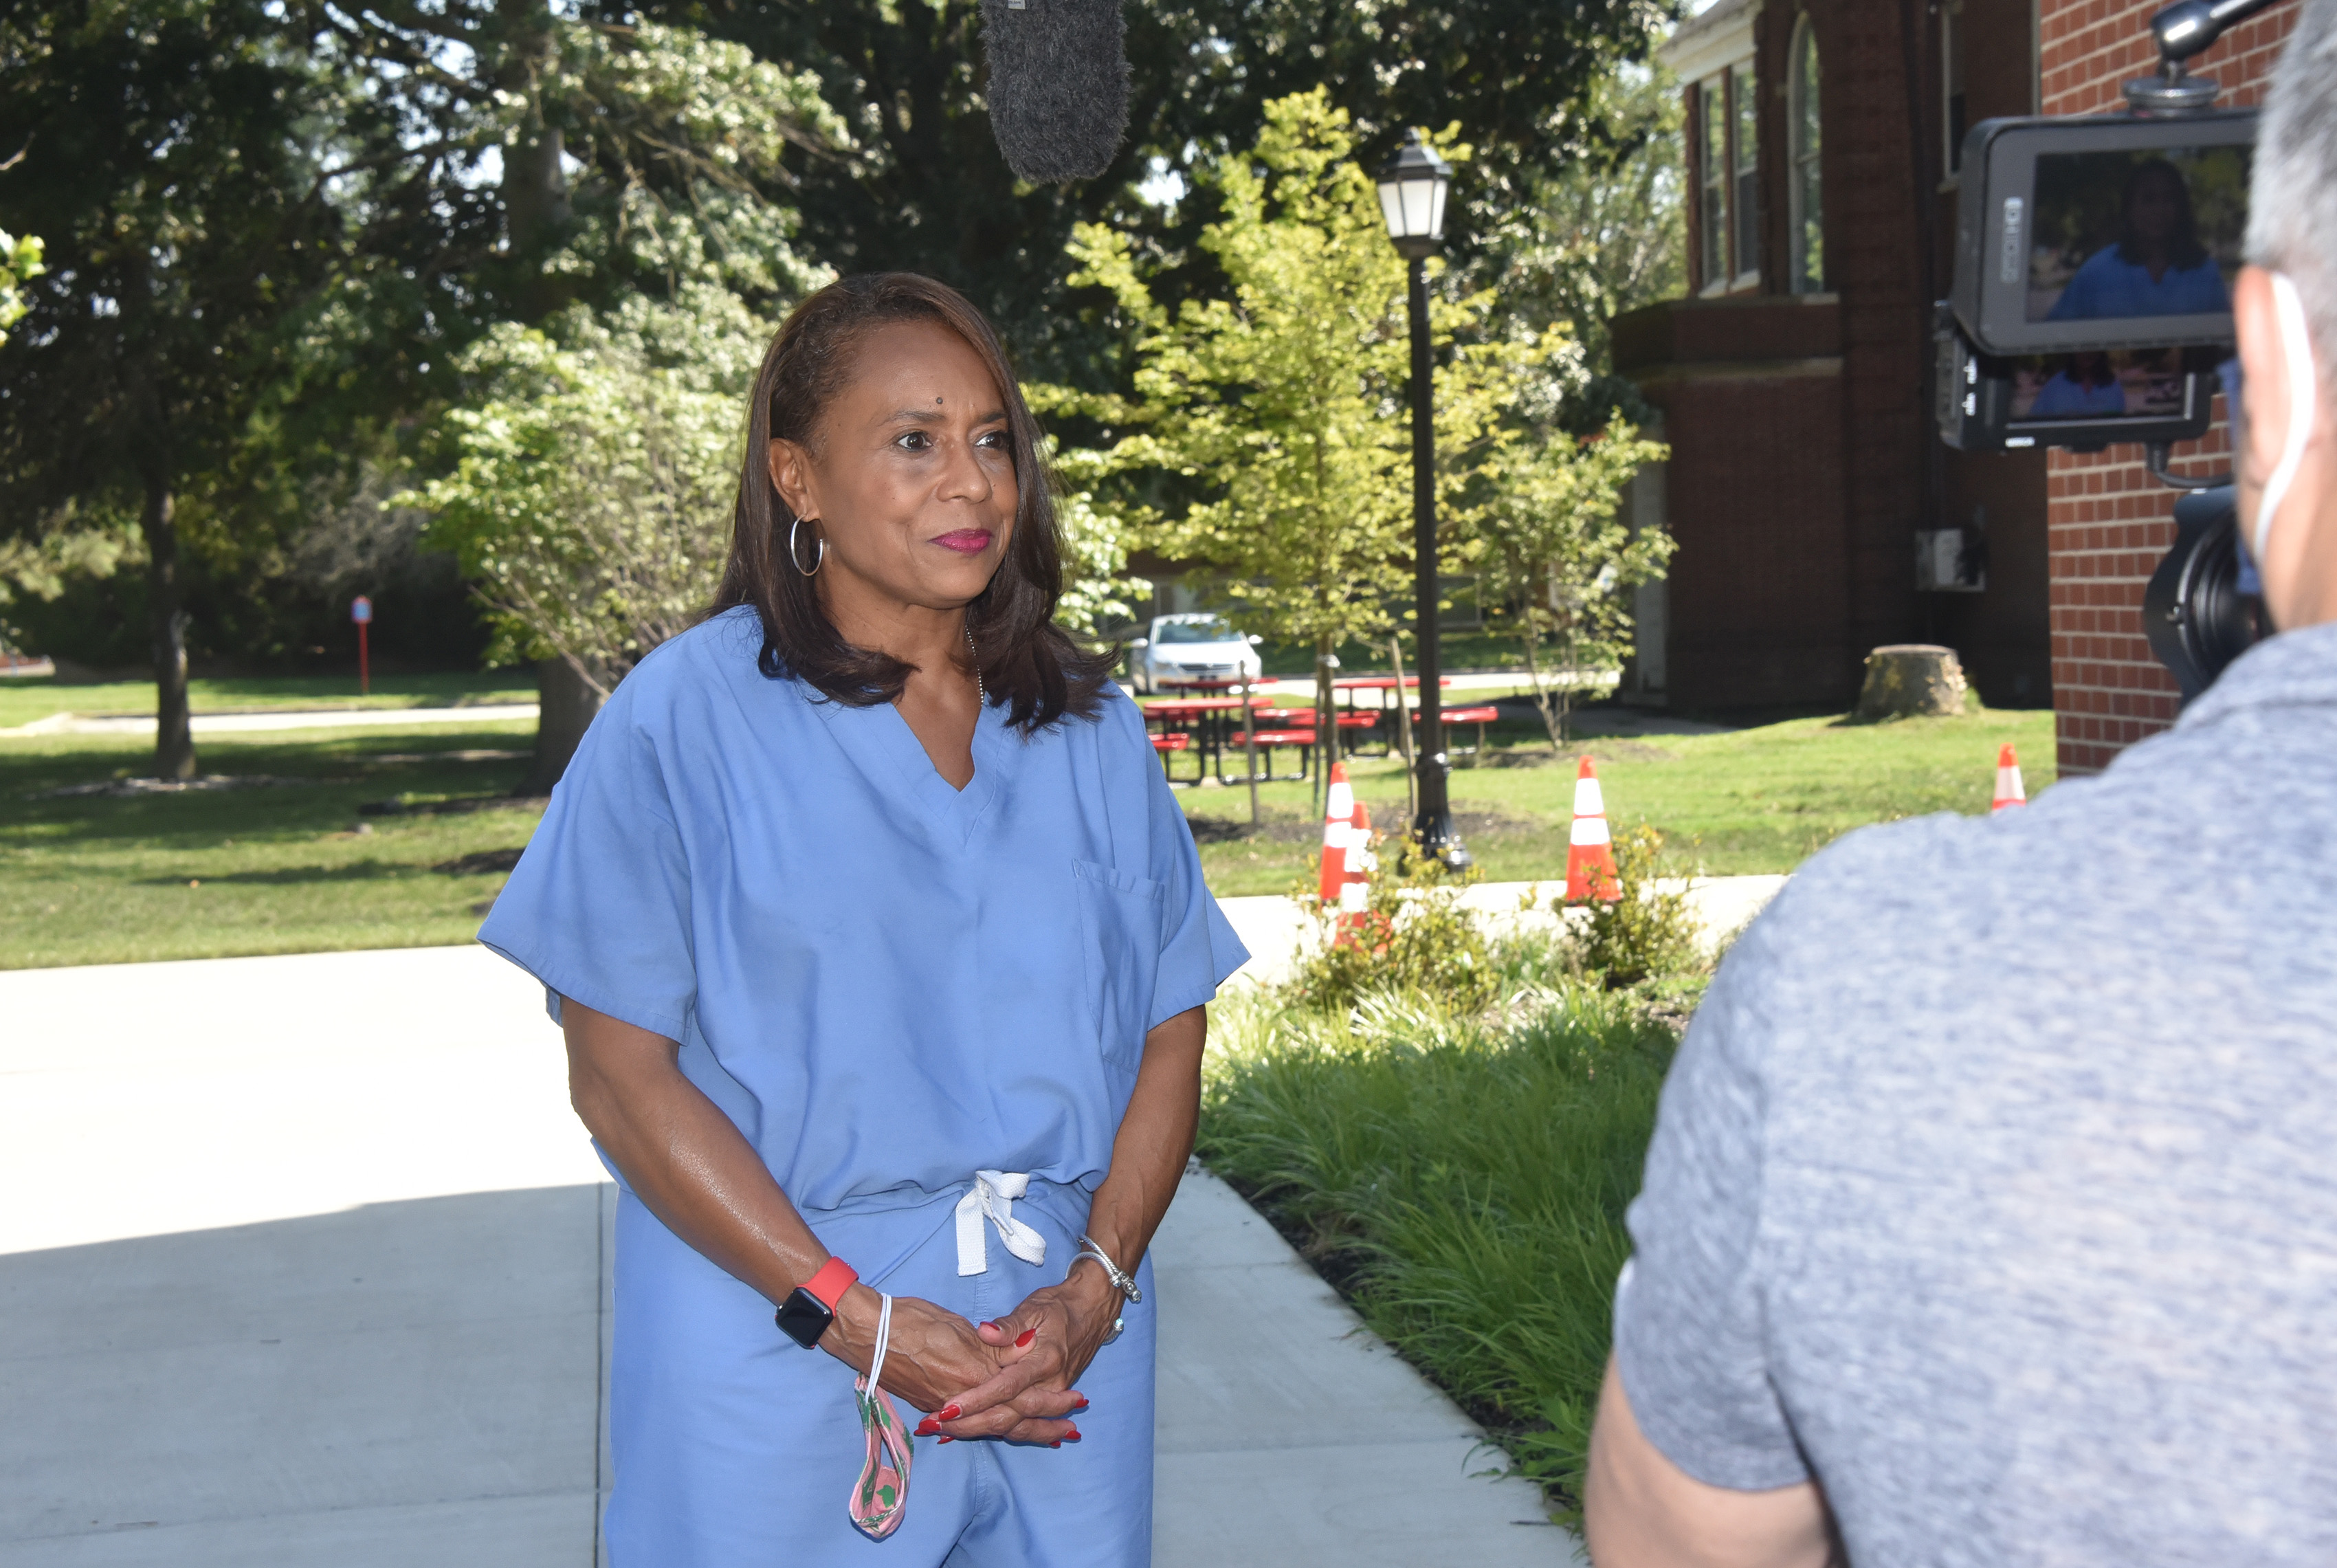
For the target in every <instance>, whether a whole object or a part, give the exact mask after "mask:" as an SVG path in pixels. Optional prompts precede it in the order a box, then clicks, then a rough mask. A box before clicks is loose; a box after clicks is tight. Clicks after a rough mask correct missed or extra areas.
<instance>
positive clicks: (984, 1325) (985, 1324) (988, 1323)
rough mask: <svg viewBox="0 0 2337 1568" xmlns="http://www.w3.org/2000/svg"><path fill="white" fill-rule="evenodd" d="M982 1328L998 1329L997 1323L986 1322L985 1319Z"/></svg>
mask: <svg viewBox="0 0 2337 1568" xmlns="http://www.w3.org/2000/svg"><path fill="white" fill-rule="evenodd" d="M982 1326H983V1328H997V1327H998V1325H997V1323H995V1322H994V1321H991V1320H987V1319H985V1320H984V1321H983V1325H982Z"/></svg>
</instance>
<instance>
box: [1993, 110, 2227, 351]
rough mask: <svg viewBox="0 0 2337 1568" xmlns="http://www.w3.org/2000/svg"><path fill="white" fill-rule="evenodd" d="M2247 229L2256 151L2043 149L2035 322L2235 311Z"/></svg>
mask: <svg viewBox="0 0 2337 1568" xmlns="http://www.w3.org/2000/svg"><path fill="white" fill-rule="evenodd" d="M2247 227H2248V149H2246V148H2244V147H2170V148H2168V149H2166V150H2165V151H2164V152H2046V153H2041V154H2039V157H2038V159H2037V209H2036V218H2035V221H2034V226H2033V228H2032V230H2031V238H2030V240H2029V299H2028V306H2029V319H2030V320H2031V321H2083V320H2098V319H2103V318H2110V317H2131V316H2208V315H2214V314H2216V313H2218V312H2225V313H2228V312H2229V311H2230V309H2232V279H2234V278H2235V277H2237V276H2238V275H2239V270H2240V259H2241V258H2240V247H2241V244H2242V241H2244V240H2245V239H2246V237H2247Z"/></svg>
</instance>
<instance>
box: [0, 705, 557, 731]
mask: <svg viewBox="0 0 2337 1568" xmlns="http://www.w3.org/2000/svg"><path fill="white" fill-rule="evenodd" d="M535 711H536V705H535V704H534V703H533V702H481V703H477V704H474V706H472V707H468V708H329V709H306V708H304V709H288V710H285V711H280V712H273V713H198V714H196V715H195V716H194V717H193V718H192V719H191V720H188V728H189V729H191V730H192V731H193V732H194V733H195V734H198V735H220V734H237V733H242V732H245V731H259V730H368V729H376V728H396V727H397V726H399V725H404V724H484V723H487V722H489V721H491V720H505V719H533V718H534V717H535ZM153 733H154V720H152V718H151V717H146V716H142V715H141V716H133V715H127V714H124V715H115V716H112V717H104V718H91V717H86V716H84V715H82V714H77V713H52V714H50V715H49V716H48V717H47V718H46V719H35V720H33V721H32V722H31V723H30V724H19V725H17V726H16V727H15V729H13V730H0V736H18V735H152V734H153Z"/></svg>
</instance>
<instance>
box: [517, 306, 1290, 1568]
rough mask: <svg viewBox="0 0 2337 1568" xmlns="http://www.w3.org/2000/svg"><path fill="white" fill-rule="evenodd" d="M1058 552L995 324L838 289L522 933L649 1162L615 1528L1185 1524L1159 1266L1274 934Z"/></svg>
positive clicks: (648, 1543)
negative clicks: (1198, 1135) (1115, 671)
mask: <svg viewBox="0 0 2337 1568" xmlns="http://www.w3.org/2000/svg"><path fill="white" fill-rule="evenodd" d="M1060 587H1061V566H1060V564H1059V556H1058V551H1057V544H1056V537H1055V525H1054V518H1053V513H1052V510H1051V505H1050V500H1049V495H1048V489H1047V484H1046V475H1045V471H1044V468H1043V466H1042V459H1041V447H1040V444H1039V432H1038V427H1037V425H1036V423H1035V422H1034V421H1033V419H1032V416H1031V414H1030V411H1029V410H1028V409H1027V408H1026V407H1024V405H1023V402H1022V397H1021V394H1020V392H1019V391H1018V389H1017V387H1016V386H1015V383H1014V379H1013V377H1012V374H1011V372H1010V371H1009V370H1008V368H1007V365H1006V361H1005V357H1004V355H1003V354H1002V352H1001V350H1000V348H999V346H998V343H997V340H996V338H995V337H994V336H993V335H992V332H991V329H990V328H989V326H988V324H987V323H986V322H984V321H983V319H982V318H981V317H980V315H979V314H978V313H977V312H976V311H975V310H974V309H973V307H972V306H970V305H969V304H967V303H966V302H965V301H964V300H963V299H961V298H960V297H959V296H958V295H956V294H955V293H953V292H952V291H951V290H949V289H945V288H944V287H943V286H941V285H940V284H937V283H934V282H932V281H930V280H929V279H923V278H917V277H914V276H910V275H907V274H899V273H892V274H880V275H875V276H869V277H861V278H853V279H846V280H844V281H842V282H839V283H836V284H835V285H832V286H831V287H829V288H827V289H823V290H821V291H820V292H819V293H818V294H816V295H815V296H813V297H812V298H811V299H807V301H805V303H804V304H803V305H802V306H801V307H800V308H799V309H797V311H796V312H795V313H794V315H792V316H791V317H790V318H789V319H788V321H787V325H786V327H785V328H783V329H782V330H781V331H780V333H779V336H778V338H777V340H776V341H775V342H774V343H773V344H772V346H771V349H770V352H769V354H768V356H767V357H766V358H765V360H764V364H763V368H762V372H761V374H760V376H759V377H758V381H757V384H756V387H755V392H754V401H753V407H752V410H751V415H750V429H749V437H748V461H747V466H746V473H745V475H744V478H743V481H742V483H741V485H740V490H739V496H738V515H737V525H736V531H735V538H734V540H733V543H732V546H731V553H730V558H729V563H728V570H727V573H726V575H725V578H724V581H723V586H722V590H721V593H720V595H719V599H718V601H717V604H716V606H715V609H714V612H713V613H711V614H710V615H709V617H708V619H707V620H706V621H705V622H703V623H701V624H700V625H699V626H697V627H696V628H694V629H692V630H691V631H689V632H684V633H683V634H681V635H680V636H679V637H676V638H674V639H673V640H671V641H670V642H667V643H665V644H664V645H663V646H661V647H660V648H659V649H657V650H656V651H655V652H652V653H650V655H649V656H648V657H647V658H645V659H643V660H642V661H641V662H640V664H639V665H638V666H637V667H636V668H635V669H634V670H633V671H632V672H631V674H629V675H628V676H627V677H626V678H625V680H624V681H623V682H622V683H621V685H620V686H619V687H618V688H617V691H616V692H615V693H614V695H613V696H611V699H610V701H609V702H608V705H607V706H606V707H605V708H604V709H602V711H601V714H600V716H599V717H598V719H597V720H595V721H594V722H593V725H592V730H591V731H590V732H589V733H588V734H587V735H586V736H585V738H584V741H583V744H582V746H581V747H580V748H579V749H578V750H577V752H576V756H575V760H573V761H572V763H571V764H570V766H569V769H568V773H567V776H566V777H565V778H564V779H562V781H561V784H560V787H559V788H558V789H557V790H555V791H554V793H553V795H552V804H551V806H550V808H549V809H547V810H546V812H545V813H544V818H543V826H542V827H541V828H539V829H538V830H537V832H536V835H535V838H534V840H533V842H532V843H531V844H530V845H529V847H528V850H527V853H526V855H525V856H524V857H523V858H522V860H521V862H520V865H519V867H518V869H517V870H516V871H514V872H513V876H512V878H511V881H510V884H509V886H508V887H506V888H505V890H504V893H503V894H502V895H501V896H500V897H498V898H497V899H496V902H495V907H494V911H493V913H492V914H491V915H490V916H489V917H488V920H487V922H486V925H485V926H484V929H483V930H482V931H481V933H480V939H481V940H482V941H484V942H485V943H486V944H487V945H488V946H492V947H494V949H495V950H496V951H498V952H500V953H502V954H503V955H504V956H506V957H508V958H510V959H512V960H513V962H514V963H517V964H518V965H521V966H522V967H523V968H525V969H527V970H528V971H529V972H530V973H531V974H533V975H535V976H537V977H538V978H539V979H540V980H542V981H543V985H544V986H545V988H546V990H547V992H548V993H549V995H550V996H551V999H552V1009H553V1012H554V1015H555V1017H557V1018H558V1019H559V1021H560V1023H561V1024H562V1028H563V1030H564V1032H565V1034H566V1036H567V1041H568V1050H569V1058H570V1076H571V1086H572V1097H573V1099H574V1102H575V1104H576V1108H577V1111H578V1112H579V1114H580V1115H581V1116H582V1119H583V1120H584V1122H585V1123H586V1125H587V1126H588V1127H589V1128H590V1129H591V1130H592V1135H593V1138H594V1140H595V1142H596V1143H597V1145H598V1147H599V1148H600V1150H601V1154H602V1157H603V1159H604V1160H605V1161H606V1162H607V1163H608V1164H609V1165H610V1167H611V1170H612V1171H613V1172H614V1173H615V1175H616V1177H617V1181H618V1184H619V1190H620V1191H619V1198H618V1205H619V1207H618V1214H617V1250H616V1268H615V1274H616V1315H615V1324H614V1335H615V1341H614V1352H613V1358H612V1371H611V1391H610V1428H611V1443H612V1446H613V1451H614V1454H613V1457H614V1471H615V1488H614V1491H613V1493H612V1494H611V1499H610V1502H609V1506H608V1513H607V1521H606V1529H605V1535H606V1539H607V1541H608V1543H609V1553H610V1559H611V1562H612V1563H615V1564H616V1565H617V1568H701V1565H702V1568H775V1565H782V1564H785V1565H793V1564H803V1565H807V1568H819V1565H826V1564H830V1563H886V1564H896V1565H899V1568H909V1565H911V1564H922V1565H937V1564H942V1563H949V1564H952V1565H956V1568H1022V1565H1032V1568H1071V1565H1074V1564H1076V1565H1083V1568H1084V1565H1090V1564H1092V1565H1098V1568H1102V1565H1112V1568H1118V1565H1122V1564H1142V1563H1147V1562H1149V1558H1150V1553H1151V1535H1152V1521H1151V1496H1152V1357H1153V1345H1154V1328H1153V1317H1152V1312H1151V1307H1152V1300H1151V1297H1150V1285H1151V1276H1150V1269H1149V1265H1147V1264H1145V1263H1144V1262H1143V1261H1142V1259H1144V1256H1145V1252H1146V1249H1147V1247H1148V1246H1149V1243H1150V1241H1151V1238H1152V1232H1153V1230H1154V1228H1155V1227H1156V1226H1158V1225H1159V1222H1160V1219H1161V1216H1162V1215H1163V1214H1164V1213H1165V1212H1166V1211H1167V1210H1168V1201H1169V1200H1170V1198H1171V1197H1172V1196H1173V1195H1174V1193H1175V1191H1176V1189H1177V1183H1178V1178H1179V1177H1180V1176H1181V1174H1182V1173H1183V1171H1184V1166H1185V1161H1186V1158H1187V1156H1188V1153H1189V1152H1190V1149H1191V1146H1192V1140H1193V1131H1194V1124H1195V1121H1196V1118H1197V1116H1198V1106H1199V1088H1200V1061H1201V1048H1202V1038H1203V1032H1204V1014H1203V1011H1202V1005H1203V1004H1204V1003H1206V1002H1207V1001H1208V999H1209V998H1210V997H1211V996H1212V995H1214V994H1215V992H1216V989H1217V985H1219V984H1220V983H1222V982H1223V981H1224V980H1225V979H1226V977H1227V975H1230V974H1231V973H1232V972H1233V971H1234V969H1235V968H1237V966H1238V965H1240V964H1241V963H1242V961H1243V960H1244V959H1245V958H1246V957H1247V954H1245V953H1244V951H1243V949H1242V947H1241V945H1240V943H1239V942H1237V940H1236V939H1235V937H1234V935H1233V931H1232V928H1231V927H1230V926H1228V925H1227V923H1226V920H1225V917H1224V916H1223V915H1222V914H1220V913H1219V912H1218V909H1217V905H1216V903H1215V901H1214V900H1213V899H1211V897H1209V894H1208V889H1207V888H1206V887H1203V885H1202V882H1201V876H1200V865H1199V860H1198V856H1197V855H1196V853H1195V850H1194V846H1193V840H1192V836H1191V834H1190V832H1189V830H1188V828H1186V825H1185V820H1184V816H1183V814H1182V812H1181V811H1180V810H1179V809H1178V807H1177V804H1176V802H1175V801H1174V799H1172V798H1171V797H1170V796H1169V794H1168V789H1167V786H1166V784H1165V783H1164V782H1163V780H1162V778H1161V774H1160V769H1159V765H1158V764H1157V762H1156V761H1155V760H1154V757H1153V752H1152V748H1151V745H1150V743H1149V740H1148V739H1147V737H1146V735H1145V731H1144V726H1143V722H1142V720H1141V718H1140V716H1139V713H1138V712H1137V711H1136V708H1135V706H1134V704H1133V703H1132V702H1130V701H1129V700H1128V699H1127V698H1126V697H1125V696H1124V695H1122V694H1120V692H1119V691H1117V690H1116V689H1115V688H1114V687H1112V686H1111V685H1110V683H1109V682H1108V681H1106V680H1105V677H1104V664H1103V662H1101V661H1100V660H1099V659H1097V658H1095V657H1093V656H1090V655H1088V654H1086V653H1083V652H1080V649H1079V648H1078V647H1077V646H1076V645H1075V644H1074V643H1072V642H1071V641H1070V640H1069V639H1068V638H1067V637H1065V636H1064V635H1063V634H1062V633H1061V632H1059V631H1057V630H1055V628H1054V627H1053V626H1052V624H1051V617H1052V614H1053V611H1054V606H1055V601H1056V597H1057V594H1058V593H1059V591H1060ZM855 1275H856V1279H855V1278H854V1276H855ZM880 1293H882V1294H881V1295H880ZM883 1295H889V1296H890V1297H892V1298H893V1304H892V1310H891V1318H890V1336H889V1348H888V1349H887V1352H886V1355H885V1362H884V1367H883V1374H882V1382H883V1385H884V1387H885V1388H886V1389H888V1390H890V1391H891V1392H892V1393H893V1394H895V1396H897V1397H899V1399H900V1400H902V1401H904V1402H905V1404H907V1405H908V1406H914V1409H915V1410H917V1411H921V1412H926V1413H928V1415H927V1416H926V1418H925V1419H924V1421H923V1422H922V1424H920V1425H919V1426H918V1427H917V1430H918V1432H919V1433H920V1434H921V1435H923V1436H927V1437H941V1438H946V1439H949V1440H950V1441H948V1442H946V1443H936V1442H919V1443H917V1444H916V1445H915V1452H914V1469H913V1472H912V1480H913V1484H912V1485H911V1486H910V1488H909V1496H908V1504H907V1507H906V1509H905V1512H904V1517H903V1519H902V1522H901V1523H900V1524H899V1525H898V1527H897V1529H896V1530H895V1531H894V1533H892V1534H889V1535H887V1536H885V1537H884V1538H882V1539H872V1538H871V1537H870V1536H868V1535H865V1534H862V1533H861V1532H860V1531H859V1530H858V1529H857V1528H856V1526H855V1525H854V1524H853V1523H852V1521H851V1520H850V1519H849V1518H848V1517H847V1512H846V1504H847V1502H848V1500H849V1499H850V1497H851V1496H852V1495H853V1494H854V1492H855V1486H856V1481H857V1480H858V1478H859V1476H860V1475H861V1471H862V1465H863V1461H864V1457H865V1446H864V1438H863V1432H862V1426H861V1421H860V1415H859V1412H858V1409H857V1407H856V1403H855V1400H854V1397H853V1382H854V1378H855V1377H856V1374H858V1373H861V1372H865V1370H866V1369H867V1367H868V1366H869V1363H870V1360H871V1358H872V1356H873V1354H874V1350H875V1336H876V1330H877V1324H878V1318H879V1308H880V1302H881V1299H882V1296H883ZM1139 1295H1140V1296H1141V1297H1142V1300H1141V1302H1140V1303H1139V1301H1138V1300H1137V1299H1136V1298H1137V1297H1138V1296H1139ZM775 1307H779V1308H783V1309H784V1310H783V1311H782V1313H781V1315H780V1316H781V1318H782V1319H784V1326H785V1331H783V1328H782V1325H781V1324H780V1323H776V1322H775V1319H774V1308H775ZM1116 1328H1117V1332H1116ZM798 1338H801V1339H803V1340H805V1341H806V1342H807V1343H805V1344H799V1343H798V1342H797V1339H798ZM911 1419H914V1417H911Z"/></svg>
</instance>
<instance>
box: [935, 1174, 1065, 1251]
mask: <svg viewBox="0 0 2337 1568" xmlns="http://www.w3.org/2000/svg"><path fill="white" fill-rule="evenodd" d="M1030 1190H1031V1178H1030V1177H1029V1175H1027V1174H1026V1173H1024V1172H1022V1171H975V1172H974V1173H973V1186H971V1187H969V1188H967V1189H966V1193H965V1196H964V1197H963V1198H961V1199H959V1200H958V1201H957V1271H958V1272H959V1273H960V1274H986V1273H988V1272H989V1271H990V1249H989V1246H988V1241H989V1238H988V1237H987V1236H985V1235H984V1234H983V1228H982V1222H983V1220H989V1221H990V1222H991V1223H992V1225H995V1226H997V1227H998V1239H999V1240H1001V1241H1003V1242H1005V1243H1006V1250H1008V1251H1009V1252H1012V1253H1013V1254H1014V1256H1016V1257H1017V1258H1020V1259H1022V1261H1023V1262H1025V1263H1044V1262H1045V1261H1046V1260H1047V1239H1046V1238H1045V1237H1044V1236H1041V1235H1040V1234H1039V1233H1038V1232H1037V1231H1036V1230H1032V1229H1031V1227H1029V1226H1028V1225H1025V1224H1023V1223H1022V1220H1017V1219H1016V1218H1014V1200H1016V1199H1017V1198H1020V1197H1022V1194H1023V1193H1025V1192H1027V1191H1030Z"/></svg>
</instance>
